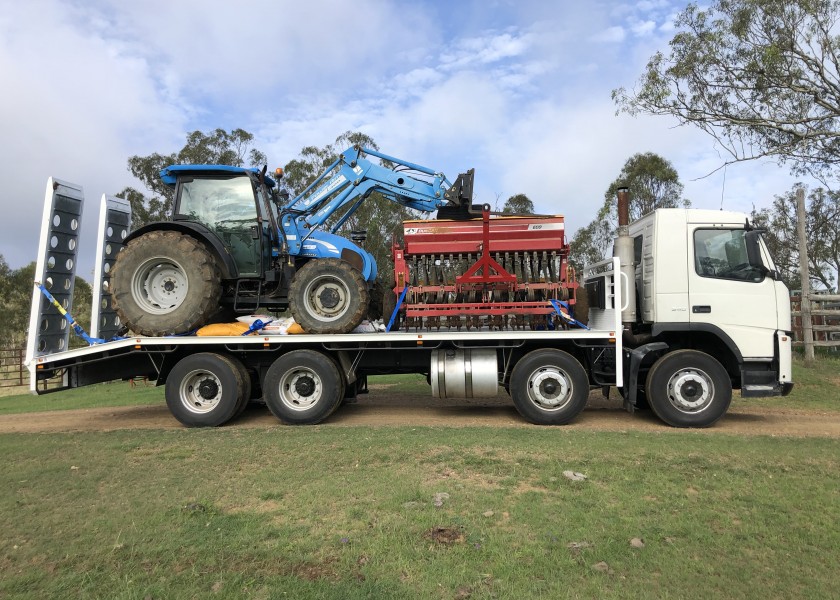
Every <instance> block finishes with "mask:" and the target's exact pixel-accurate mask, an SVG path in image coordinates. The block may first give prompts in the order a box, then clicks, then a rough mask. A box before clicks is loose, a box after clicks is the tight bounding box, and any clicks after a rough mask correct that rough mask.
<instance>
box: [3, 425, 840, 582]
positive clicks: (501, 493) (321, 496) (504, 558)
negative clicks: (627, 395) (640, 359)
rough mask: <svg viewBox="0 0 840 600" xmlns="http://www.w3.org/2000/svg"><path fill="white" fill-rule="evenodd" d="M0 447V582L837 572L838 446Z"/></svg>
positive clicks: (605, 439)
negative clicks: (575, 477)
mask: <svg viewBox="0 0 840 600" xmlns="http://www.w3.org/2000/svg"><path fill="white" fill-rule="evenodd" d="M0 453H2V455H3V456H4V469H3V470H2V471H0V489H3V490H4V492H3V494H2V495H0V525H2V530H3V533H2V538H1V539H2V546H0V597H6V596H8V597H15V598H43V597H62V598H64V597H98V598H126V599H129V598H161V597H166V598H195V597H210V596H212V597H217V598H239V597H251V598H280V597H289V598H341V599H352V598H394V597H402V598H560V597H569V596H572V597H577V596H585V597H603V598H625V597H677V598H679V597H697V596H703V597H715V596H716V597H772V598H779V597H821V596H822V597H828V596H830V595H831V594H832V593H833V592H832V590H836V589H837V586H838V584H840V574H838V571H837V569H836V565H837V563H838V561H840V529H838V528H837V527H836V524H837V522H839V521H840V490H838V487H837V485H836V482H837V479H836V474H837V472H838V470H840V441H838V440H819V439H815V440H808V441H807V442H804V441H802V440H797V439H785V438H748V439H744V438H738V437H735V436H709V435H703V436H700V435H693V434H691V433H690V432H670V431H669V432H667V433H655V434H621V433H604V432H600V433H587V432H575V431H570V430H564V429H548V428H547V429H541V430H537V431H535V430H532V429H531V430H515V429H507V430H496V429H493V430H488V429H478V428H476V429H448V428H442V429H434V428H381V429H377V428H361V427H360V428H353V429H345V428H322V427H317V426H315V427H307V428H293V427H283V428H280V427H278V428H271V429H265V430H241V429H240V430H237V429H233V428H225V429H218V430H198V431H196V430H177V431H166V432H160V431H132V432H110V433H98V434H95V433H84V434H78V433H77V434H40V435H20V434H11V435H4V436H0ZM566 470H572V471H578V472H582V473H584V474H586V475H587V477H588V479H587V480H586V481H580V482H573V481H570V480H569V479H567V478H566V477H565V476H564V475H563V472H564V471H566ZM442 492H443V493H446V494H448V498H444V499H443V500H442V506H439V507H438V506H435V502H434V499H435V496H436V494H439V493H442ZM633 538H640V539H641V540H642V541H643V544H644V547H641V548H634V547H632V546H631V540H632V539H633Z"/></svg>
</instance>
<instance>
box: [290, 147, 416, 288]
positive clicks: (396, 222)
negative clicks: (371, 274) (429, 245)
mask: <svg viewBox="0 0 840 600" xmlns="http://www.w3.org/2000/svg"><path fill="white" fill-rule="evenodd" d="M355 144H358V145H360V146H363V147H366V148H370V149H371V150H379V146H378V145H377V144H376V142H375V141H374V140H373V139H372V138H371V137H370V136H368V135H365V134H364V133H361V132H358V131H347V132H345V133H342V134H341V135H339V136H338V137H337V138H336V139H335V142H334V143H332V144H327V145H326V146H324V147H323V148H318V147H315V146H306V147H305V148H303V149H302V150H301V151H300V156H299V157H298V158H296V159H294V160H292V161H290V162H289V163H288V164H287V165H286V166H285V167H284V168H283V171H284V175H283V180H282V181H283V185H284V186H285V188H286V189H287V191H288V192H289V194H290V195H291V196H292V197H294V196H296V195H297V194H299V193H301V192H302V191H303V190H304V189H306V187H307V186H308V185H309V184H310V183H312V182H313V181H314V180H315V179H316V178H317V177H318V175H320V174H321V173H323V172H324V170H325V169H326V168H327V167H329V166H330V165H331V164H332V163H333V162H334V161H335V160H336V159H337V158H338V155H339V154H340V153H341V152H343V151H344V150H346V149H347V148H349V147H350V146H353V145H355ZM383 165H385V166H389V163H388V162H387V161H383ZM341 214H343V212H339V214H336V215H333V217H332V218H331V219H330V221H329V222H330V223H335V222H336V221H337V220H338V219H339V218H340V216H341ZM418 216H419V213H417V211H413V210H411V209H409V208H406V207H405V206H402V205H400V204H397V203H396V202H393V201H392V200H389V199H387V198H385V197H384V196H382V195H381V194H379V193H376V192H374V193H373V194H371V195H370V197H369V198H368V199H367V200H365V201H364V202H363V203H362V204H361V206H359V208H358V209H357V210H356V212H354V213H353V215H352V216H351V217H350V218H349V219H348V220H347V222H346V223H344V225H342V227H341V229H340V230H339V233H341V234H342V235H345V236H349V232H350V231H354V230H365V231H367V240H366V242H365V243H364V244H363V245H364V247H365V249H366V250H367V251H368V252H370V253H371V254H372V255H373V257H374V259H375V260H376V264H377V267H378V271H379V279H380V280H382V281H383V282H385V283H386V284H387V285H390V283H391V279H393V266H394V263H393V260H392V257H391V242H392V240H393V239H394V237H396V238H397V239H398V240H399V239H400V238H401V235H402V222H403V221H404V220H407V219H412V218H417V217H418Z"/></svg>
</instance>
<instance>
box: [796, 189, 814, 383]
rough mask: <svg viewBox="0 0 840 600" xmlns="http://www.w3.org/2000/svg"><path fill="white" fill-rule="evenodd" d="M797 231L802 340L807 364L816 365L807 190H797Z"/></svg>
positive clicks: (809, 365)
mask: <svg viewBox="0 0 840 600" xmlns="http://www.w3.org/2000/svg"><path fill="white" fill-rule="evenodd" d="M796 233H797V234H798V236H799V276H800V278H801V280H802V303H801V307H802V341H803V342H805V366H806V367H813V366H814V328H813V323H812V322H811V272H810V270H809V269H808V243H807V237H806V235H805V190H803V189H802V188H799V189H797V190H796Z"/></svg>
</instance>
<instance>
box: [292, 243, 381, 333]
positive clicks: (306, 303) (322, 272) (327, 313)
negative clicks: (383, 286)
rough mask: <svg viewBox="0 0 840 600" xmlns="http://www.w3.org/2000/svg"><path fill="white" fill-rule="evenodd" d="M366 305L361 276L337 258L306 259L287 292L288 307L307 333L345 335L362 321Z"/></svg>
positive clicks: (368, 300) (365, 290) (364, 283)
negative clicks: (306, 261)
mask: <svg viewBox="0 0 840 600" xmlns="http://www.w3.org/2000/svg"><path fill="white" fill-rule="evenodd" d="M369 302H370V294H369V293H368V286H367V283H366V282H365V280H364V279H363V278H362V275H361V273H359V272H358V271H357V270H356V269H355V268H353V266H352V265H350V263H348V262H345V261H343V260H341V259H338V258H318V259H313V260H310V261H309V262H308V263H306V264H305V265H304V266H303V268H301V269H300V270H299V271H298V272H297V273H295V276H294V279H292V285H291V287H290V289H289V308H290V310H291V311H292V315H293V316H294V318H295V321H296V322H297V323H298V324H299V325H300V326H301V327H302V328H303V330H304V331H305V332H307V333H322V334H323V333H349V332H351V331H353V329H354V328H355V327H356V326H357V325H358V324H359V323H361V322H362V319H364V318H365V315H366V314H367V310H368V304H369Z"/></svg>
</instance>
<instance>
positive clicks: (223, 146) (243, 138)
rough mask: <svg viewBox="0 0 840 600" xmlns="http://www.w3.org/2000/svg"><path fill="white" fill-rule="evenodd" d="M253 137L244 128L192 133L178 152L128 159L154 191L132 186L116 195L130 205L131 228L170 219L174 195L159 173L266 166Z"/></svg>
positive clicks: (132, 169) (135, 174)
mask: <svg viewBox="0 0 840 600" xmlns="http://www.w3.org/2000/svg"><path fill="white" fill-rule="evenodd" d="M253 141H254V136H253V134H251V133H248V132H247V131H245V130H244V129H234V130H233V131H230V132H227V131H225V130H224V129H215V130H214V131H211V132H209V133H202V132H201V131H193V132H192V133H190V134H189V135H187V143H186V145H184V147H183V148H181V149H180V150H179V151H178V152H173V153H172V154H166V155H164V154H159V153H157V152H155V153H153V154H150V155H148V156H132V157H131V158H129V159H128V170H129V171H130V172H131V174H132V175H134V176H135V177H137V178H138V179H139V180H140V181H142V182H143V185H145V186H146V189H147V190H148V191H149V192H151V195H150V196H146V195H145V194H144V193H143V192H141V191H138V190H136V189H134V188H132V187H126V188H124V189H123V190H122V191H121V192H120V193H118V194H117V197H119V198H125V199H126V200H128V201H129V202H130V203H131V227H132V229H137V228H138V227H141V226H142V225H145V224H146V223H151V222H152V221H165V220H167V219H169V215H170V213H171V210H172V201H173V200H174V195H175V194H174V192H175V190H173V189H172V188H170V187H169V186H168V185H166V184H165V183H163V181H161V180H160V171H161V169H163V168H164V167H168V166H169V165H175V164H188V165H198V164H209V165H231V166H234V167H245V166H260V165H263V164H265V163H266V161H267V159H266V155H265V154H263V153H262V152H260V151H259V150H257V149H256V148H252V147H251V144H252V143H253Z"/></svg>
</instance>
